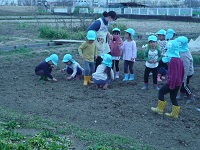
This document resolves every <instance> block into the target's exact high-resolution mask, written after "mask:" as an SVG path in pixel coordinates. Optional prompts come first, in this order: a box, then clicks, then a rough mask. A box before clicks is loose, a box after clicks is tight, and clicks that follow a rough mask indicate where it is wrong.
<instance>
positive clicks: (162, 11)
mask: <svg viewBox="0 0 200 150" xmlns="http://www.w3.org/2000/svg"><path fill="white" fill-rule="evenodd" d="M68 9H70V10H68ZM73 10H74V9H73V8H59V7H57V8H56V7H55V8H54V12H55V13H66V12H67V13H70V12H71V11H73ZM104 11H107V12H108V11H115V12H116V13H117V14H122V15H123V14H124V15H126V14H127V15H129V14H130V15H166V16H191V17H192V16H196V17H200V10H199V9H193V8H103V7H96V8H94V9H92V10H91V9H89V8H80V9H79V13H89V12H90V13H91V12H93V13H97V14H100V13H101V14H102V13H103V12H104ZM71 13H73V12H71Z"/></svg>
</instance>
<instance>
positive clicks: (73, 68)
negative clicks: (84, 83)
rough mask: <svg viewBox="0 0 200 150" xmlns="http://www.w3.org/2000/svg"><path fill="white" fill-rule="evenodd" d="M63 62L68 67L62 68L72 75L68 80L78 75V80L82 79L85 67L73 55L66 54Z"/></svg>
mask: <svg viewBox="0 0 200 150" xmlns="http://www.w3.org/2000/svg"><path fill="white" fill-rule="evenodd" d="M62 62H64V63H65V64H66V68H64V69H62V70H61V71H62V72H63V71H66V72H67V73H68V74H69V75H70V76H68V77H67V78H66V80H71V79H73V78H75V77H76V79H77V80H80V79H81V75H82V72H83V70H84V69H83V68H82V67H81V66H80V64H79V63H77V62H76V61H75V60H74V59H73V58H72V55H70V54H66V55H65V56H64V57H63V60H62Z"/></svg>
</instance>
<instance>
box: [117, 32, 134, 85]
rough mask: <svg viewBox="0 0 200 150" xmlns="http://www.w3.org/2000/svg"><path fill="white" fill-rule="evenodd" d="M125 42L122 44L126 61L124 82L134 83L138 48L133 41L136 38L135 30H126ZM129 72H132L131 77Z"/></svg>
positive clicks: (121, 47)
mask: <svg viewBox="0 0 200 150" xmlns="http://www.w3.org/2000/svg"><path fill="white" fill-rule="evenodd" d="M125 32H126V33H125V39H126V40H125V41H124V43H121V44H120V45H119V46H120V49H121V50H122V53H123V60H124V79H123V81H128V80H130V81H132V80H134V71H133V65H134V62H135V59H136V58H137V47H136V42H135V41H134V40H133V38H134V36H135V30H133V29H132V28H128V29H127V30H125ZM128 70H129V71H130V77H129V74H128Z"/></svg>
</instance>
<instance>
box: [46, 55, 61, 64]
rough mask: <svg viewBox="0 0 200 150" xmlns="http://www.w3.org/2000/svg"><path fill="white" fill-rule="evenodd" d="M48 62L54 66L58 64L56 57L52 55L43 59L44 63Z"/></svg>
mask: <svg viewBox="0 0 200 150" xmlns="http://www.w3.org/2000/svg"><path fill="white" fill-rule="evenodd" d="M50 60H51V61H52V62H53V64H54V65H57V64H58V55H56V54H52V55H51V56H49V57H47V58H46V59H45V61H46V62H48V61H50Z"/></svg>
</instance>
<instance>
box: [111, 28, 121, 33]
mask: <svg viewBox="0 0 200 150" xmlns="http://www.w3.org/2000/svg"><path fill="white" fill-rule="evenodd" d="M114 31H118V32H120V29H119V28H114V29H113V30H112V32H114Z"/></svg>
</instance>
